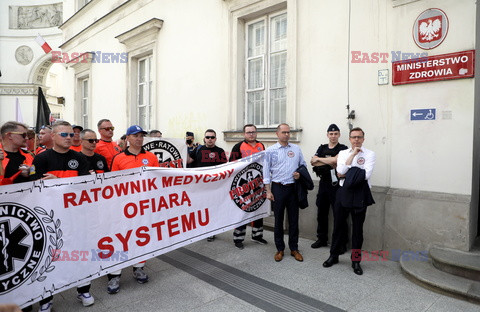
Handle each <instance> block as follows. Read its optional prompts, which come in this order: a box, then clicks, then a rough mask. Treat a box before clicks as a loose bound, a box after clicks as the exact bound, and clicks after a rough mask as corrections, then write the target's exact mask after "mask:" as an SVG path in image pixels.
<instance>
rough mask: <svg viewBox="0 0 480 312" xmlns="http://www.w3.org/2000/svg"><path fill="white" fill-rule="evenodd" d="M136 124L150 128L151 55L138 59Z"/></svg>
mask: <svg viewBox="0 0 480 312" xmlns="http://www.w3.org/2000/svg"><path fill="white" fill-rule="evenodd" d="M137 68H138V81H137V124H138V125H139V126H140V127H142V128H143V129H150V126H151V124H152V85H153V81H152V56H151V55H149V56H146V57H143V58H140V59H138V67H137Z"/></svg>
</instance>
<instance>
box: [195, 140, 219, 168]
mask: <svg viewBox="0 0 480 312" xmlns="http://www.w3.org/2000/svg"><path fill="white" fill-rule="evenodd" d="M190 157H191V158H192V159H193V163H192V167H193V168H196V167H209V166H216V165H220V164H223V163H226V162H227V156H226V155H225V151H224V150H223V148H221V147H218V146H214V147H211V148H209V147H206V146H205V145H201V146H199V147H197V148H196V149H194V150H193V151H192V152H191V153H190Z"/></svg>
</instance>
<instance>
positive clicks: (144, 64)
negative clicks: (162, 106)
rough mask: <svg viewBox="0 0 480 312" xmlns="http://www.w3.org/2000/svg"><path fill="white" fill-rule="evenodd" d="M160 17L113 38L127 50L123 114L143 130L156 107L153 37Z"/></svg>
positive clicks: (153, 120) (148, 127) (152, 121)
mask: <svg viewBox="0 0 480 312" xmlns="http://www.w3.org/2000/svg"><path fill="white" fill-rule="evenodd" d="M162 25H163V21H162V20H160V19H157V18H152V19H150V20H148V21H146V22H143V23H141V24H140V25H138V26H137V27H134V28H132V29H130V30H129V31H127V32H124V33H122V34H120V35H118V36H116V37H115V38H117V39H118V41H119V42H120V43H122V44H124V45H125V52H127V53H128V64H127V73H128V77H127V79H128V88H127V99H128V103H130V105H129V106H128V111H127V117H128V120H129V121H130V122H131V123H136V124H138V125H139V126H141V127H142V128H144V129H145V130H151V128H152V127H154V125H155V124H156V121H157V119H156V114H157V112H158V110H157V109H156V106H158V103H156V101H155V87H154V86H155V77H156V74H155V73H156V69H155V67H156V66H155V64H156V56H157V54H158V53H157V47H156V46H157V44H156V43H157V38H158V34H159V31H160V29H161V28H162Z"/></svg>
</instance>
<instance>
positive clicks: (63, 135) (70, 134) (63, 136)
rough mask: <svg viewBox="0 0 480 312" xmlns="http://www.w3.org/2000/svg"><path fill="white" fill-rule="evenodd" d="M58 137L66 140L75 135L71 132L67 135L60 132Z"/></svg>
mask: <svg viewBox="0 0 480 312" xmlns="http://www.w3.org/2000/svg"><path fill="white" fill-rule="evenodd" d="M58 135H60V136H61V137H62V138H66V137H67V136H69V137H71V138H73V136H74V135H75V133H73V132H71V133H68V132H60V133H59V134H58Z"/></svg>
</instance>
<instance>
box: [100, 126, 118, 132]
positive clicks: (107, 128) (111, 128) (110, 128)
mask: <svg viewBox="0 0 480 312" xmlns="http://www.w3.org/2000/svg"><path fill="white" fill-rule="evenodd" d="M102 129H103V130H105V131H110V130H112V131H113V130H115V127H105V128H100V130H102Z"/></svg>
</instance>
